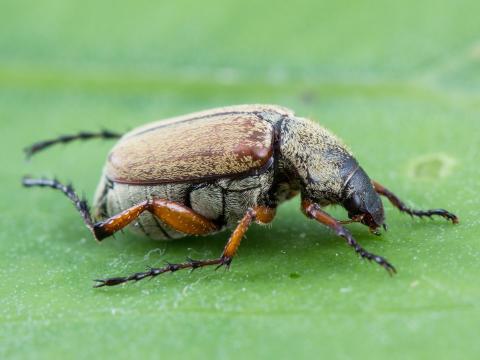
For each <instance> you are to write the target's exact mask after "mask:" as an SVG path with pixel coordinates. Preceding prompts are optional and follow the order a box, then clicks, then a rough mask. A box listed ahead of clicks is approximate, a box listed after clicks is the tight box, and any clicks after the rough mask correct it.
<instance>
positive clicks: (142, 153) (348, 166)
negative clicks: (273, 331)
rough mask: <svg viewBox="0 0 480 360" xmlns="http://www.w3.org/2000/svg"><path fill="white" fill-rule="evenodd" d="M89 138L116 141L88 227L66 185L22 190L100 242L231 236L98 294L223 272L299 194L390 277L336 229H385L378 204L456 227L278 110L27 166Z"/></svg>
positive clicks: (195, 123) (173, 128) (230, 111)
mask: <svg viewBox="0 0 480 360" xmlns="http://www.w3.org/2000/svg"><path fill="white" fill-rule="evenodd" d="M90 138H105V139H111V138H120V140H119V142H118V143H117V144H116V145H115V147H114V148H113V149H112V150H111V152H110V154H109V156H108V159H107V163H106V166H105V169H104V172H103V176H102V178H101V181H100V184H99V186H98V189H97V192H96V195H95V200H94V207H93V208H94V212H93V215H94V216H93V217H92V215H91V213H90V210H89V207H88V205H87V202H86V201H85V200H82V199H80V198H79V197H78V195H77V194H76V193H75V192H74V190H73V188H72V186H70V185H68V186H65V185H63V184H62V183H60V182H59V181H57V180H48V179H32V178H24V179H23V185H24V186H26V187H33V186H40V187H50V188H53V189H57V190H60V191H61V192H63V193H64V194H65V195H66V196H67V197H68V198H69V199H70V200H71V201H72V202H73V203H74V205H75V207H76V208H77V210H78V211H79V213H80V214H81V216H82V218H83V221H84V223H85V225H86V226H87V228H88V229H89V230H90V231H91V232H92V234H93V236H94V237H95V239H97V240H98V241H100V240H102V239H104V238H106V237H109V236H111V235H113V234H114V233H115V232H117V231H119V230H121V229H123V228H124V227H126V226H127V225H129V224H132V225H133V226H129V228H130V229H132V230H133V231H135V232H140V233H143V234H144V235H146V236H148V237H151V238H153V239H159V240H169V239H175V238H180V237H183V236H186V235H207V234H212V233H215V232H218V231H221V230H224V229H226V228H232V229H234V230H233V232H232V234H231V236H230V238H229V240H228V242H227V244H226V245H225V248H224V250H223V252H222V254H221V255H220V257H218V258H215V259H207V260H194V259H190V258H187V260H186V261H185V262H183V263H178V264H170V263H168V264H167V265H166V266H164V267H162V268H150V269H148V270H147V271H145V272H139V273H136V274H133V275H130V276H126V277H115V278H108V279H103V280H96V282H97V284H96V285H95V286H96V287H102V286H113V285H118V284H121V283H124V282H127V281H132V280H133V281H138V280H141V279H144V278H147V277H155V276H157V275H160V274H163V273H166V272H174V271H177V270H181V269H196V268H201V267H204V266H209V265H215V266H217V267H221V266H226V267H229V266H230V264H231V262H232V259H233V257H234V256H235V253H236V252H237V249H238V247H239V245H240V242H241V240H242V237H243V236H244V234H245V232H246V231H247V229H248V227H249V226H250V224H251V223H252V222H257V223H260V224H267V223H269V222H271V221H272V220H273V218H274V216H275V210H276V208H277V206H278V205H280V204H281V203H282V202H284V201H286V200H288V199H291V198H293V197H294V196H296V195H297V194H300V195H301V198H302V202H301V204H302V205H301V207H302V211H303V213H304V214H305V215H306V216H308V217H309V218H311V219H314V220H316V221H318V222H320V223H322V224H324V225H326V226H328V227H329V228H330V229H332V230H333V231H334V232H335V233H336V234H337V235H338V236H341V237H343V238H344V239H345V240H346V242H347V244H348V245H350V246H351V247H353V249H354V250H355V252H357V253H358V254H359V255H360V256H361V257H362V258H364V259H367V260H370V261H374V262H376V263H377V264H379V265H381V266H382V267H384V268H385V269H386V270H387V271H388V272H389V273H390V274H393V273H395V272H396V270H395V268H394V266H393V265H391V264H390V263H389V262H388V261H387V260H386V259H384V258H383V257H381V256H377V255H374V254H372V253H369V252H368V251H366V250H365V249H363V248H362V247H361V246H360V244H358V243H357V241H356V240H355V239H354V237H353V236H352V234H351V233H350V232H349V231H348V230H347V229H346V228H345V227H344V226H343V225H345V224H348V223H353V222H360V223H362V224H364V225H366V226H368V228H369V229H370V231H371V232H372V233H374V234H377V235H378V234H379V228H381V227H383V228H384V229H386V224H385V215H384V210H383V205H382V201H381V199H380V195H382V196H385V197H386V198H387V199H389V200H390V202H391V203H392V204H393V205H394V206H395V207H397V208H398V209H399V210H400V211H402V212H405V213H407V214H409V215H411V216H418V217H424V216H428V217H431V216H433V215H438V216H442V217H444V218H445V219H447V220H450V221H452V222H453V223H455V224H456V223H458V218H457V216H455V215H454V214H452V213H450V212H448V211H446V210H443V209H436V210H427V211H419V210H413V209H410V208H408V207H407V206H406V205H405V204H404V203H403V202H402V201H401V200H400V199H399V198H398V197H397V196H395V195H394V194H393V193H392V192H390V191H389V190H387V189H386V188H385V187H383V186H382V185H380V184H379V183H377V182H376V181H372V180H370V178H369V177H368V175H367V174H366V173H365V171H364V170H363V169H362V168H361V167H360V165H359V164H358V162H357V161H356V160H355V158H354V157H353V155H352V154H351V153H350V151H349V150H348V149H347V148H346V147H345V145H343V144H342V143H341V141H340V140H339V139H338V138H337V137H335V136H334V135H333V134H331V133H330V132H329V131H328V130H326V129H325V128H323V127H321V126H320V125H318V124H316V123H314V122H312V121H310V120H308V119H305V118H301V117H298V116H295V115H294V113H293V112H292V111H291V110H289V109H286V108H282V107H279V106H273V105H240V106H231V107H225V108H218V109H213V110H208V111H203V112H199V113H194V114H190V115H185V116H180V117H176V118H172V119H168V120H163V121H159V122H154V123H151V124H147V125H145V126H143V127H140V128H137V129H135V130H133V131H131V132H129V133H127V134H126V135H123V136H121V135H117V134H115V133H112V132H109V131H103V132H100V133H87V132H84V133H80V134H78V135H72V136H61V137H59V138H58V139H54V140H49V141H43V142H39V143H36V144H34V145H32V146H31V147H29V148H27V149H26V152H27V156H31V155H33V154H34V153H36V152H38V151H40V150H43V149H45V148H47V147H49V146H51V145H54V144H57V143H67V142H70V141H73V140H76V139H90ZM333 204H340V205H342V206H343V207H344V208H345V209H346V210H347V211H348V216H349V218H350V220H348V221H339V220H336V219H335V218H333V217H332V216H330V215H329V214H328V213H326V212H325V211H324V210H323V208H324V207H325V206H327V205H333Z"/></svg>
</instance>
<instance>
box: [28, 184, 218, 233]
mask: <svg viewBox="0 0 480 360" xmlns="http://www.w3.org/2000/svg"><path fill="white" fill-rule="evenodd" d="M23 185H24V186H26V187H34V186H39V187H49V188H52V189H56V190H59V191H61V192H62V193H63V194H65V195H66V196H67V197H68V198H69V199H70V200H71V201H72V202H73V204H74V205H75V208H76V209H77V211H78V212H79V213H80V215H81V216H82V219H83V222H84V223H85V226H86V227H87V228H88V229H89V230H90V231H91V232H92V234H93V236H94V237H95V239H97V240H98V241H101V240H103V239H105V238H106V237H109V236H111V235H113V234H115V233H116V232H117V231H119V230H121V229H123V228H124V227H126V226H127V225H129V224H130V223H131V222H132V221H134V220H135V219H137V218H138V217H139V216H140V215H141V214H142V213H143V212H144V211H149V212H150V213H152V214H154V215H155V216H157V217H158V218H159V219H161V220H162V221H163V222H164V223H166V224H167V225H168V226H170V227H172V228H173V229H175V230H177V231H179V232H182V233H184V234H188V235H203V234H208V233H211V232H213V231H215V230H217V229H218V227H217V225H216V224H215V223H214V222H212V221H211V220H208V219H207V218H205V217H203V216H202V215H200V214H197V213H196V212H194V211H193V210H192V209H190V208H188V207H186V206H184V205H182V204H179V203H176V202H174V201H169V200H164V199H151V200H145V201H142V202H141V203H139V204H137V205H134V206H132V207H131V208H129V209H126V210H124V211H122V212H121V213H119V214H117V215H114V216H112V217H110V218H108V219H105V220H102V221H99V222H95V223H94V222H93V220H92V216H91V214H90V209H89V207H88V204H87V201H86V200H84V199H80V198H79V196H78V195H77V194H76V192H75V191H74V190H73V187H72V186H71V185H63V184H62V183H60V182H59V181H57V180H48V179H29V178H25V179H23Z"/></svg>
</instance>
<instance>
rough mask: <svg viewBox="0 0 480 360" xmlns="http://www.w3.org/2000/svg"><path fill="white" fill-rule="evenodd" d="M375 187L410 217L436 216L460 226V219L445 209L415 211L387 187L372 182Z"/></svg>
mask: <svg viewBox="0 0 480 360" xmlns="http://www.w3.org/2000/svg"><path fill="white" fill-rule="evenodd" d="M372 184H373V187H374V189H375V191H376V192H377V193H378V194H380V195H382V196H385V197H386V198H387V199H388V200H389V201H390V202H391V203H392V205H393V206H395V207H396V208H397V209H398V210H400V211H401V212H404V213H407V214H409V215H410V216H412V217H413V216H418V217H424V216H428V217H432V216H433V215H436V216H441V217H443V218H445V219H447V220H450V221H451V222H452V223H454V224H458V222H459V220H458V217H457V216H456V215H455V214H452V213H451V212H449V211H447V210H444V209H433V210H413V209H410V208H409V207H407V206H406V205H405V203H404V202H403V201H402V200H400V199H399V198H398V197H397V196H396V195H395V194H394V193H392V192H391V191H390V190H388V189H387V188H386V187H384V186H382V185H380V184H379V183H378V182H376V181H372Z"/></svg>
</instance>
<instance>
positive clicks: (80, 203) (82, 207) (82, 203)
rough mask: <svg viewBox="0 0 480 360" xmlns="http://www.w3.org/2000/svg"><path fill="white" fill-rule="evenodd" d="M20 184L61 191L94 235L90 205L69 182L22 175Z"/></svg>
mask: <svg viewBox="0 0 480 360" xmlns="http://www.w3.org/2000/svg"><path fill="white" fill-rule="evenodd" d="M22 185H23V186H25V187H49V188H51V189H55V190H59V191H61V192H62V193H63V194H65V195H66V196H67V197H68V198H69V199H70V201H71V202H72V203H73V205H74V206H75V208H76V209H77V211H78V212H79V213H80V215H81V216H82V219H83V222H84V223H85V225H86V227H87V228H88V229H89V230H90V231H92V232H93V233H94V235H95V232H94V225H93V220H92V216H91V214H90V207H89V206H88V202H87V200H85V198H80V197H79V196H78V194H77V193H76V192H75V190H74V189H73V186H72V185H71V184H68V185H64V184H62V183H61V182H60V181H58V180H57V179H53V180H52V179H33V178H30V177H24V178H23V179H22Z"/></svg>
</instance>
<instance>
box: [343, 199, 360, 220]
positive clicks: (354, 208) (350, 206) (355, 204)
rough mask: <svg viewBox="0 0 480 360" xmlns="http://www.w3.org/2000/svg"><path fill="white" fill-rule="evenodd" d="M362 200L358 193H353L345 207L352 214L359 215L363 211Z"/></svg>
mask: <svg viewBox="0 0 480 360" xmlns="http://www.w3.org/2000/svg"><path fill="white" fill-rule="evenodd" d="M361 207H362V200H361V199H360V196H358V195H357V194H354V195H352V196H351V197H350V198H348V199H347V201H346V202H345V208H346V209H347V210H348V213H349V215H350V216H354V215H358V214H361V213H362V210H361Z"/></svg>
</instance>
